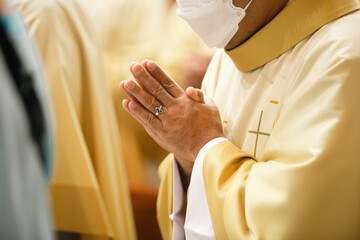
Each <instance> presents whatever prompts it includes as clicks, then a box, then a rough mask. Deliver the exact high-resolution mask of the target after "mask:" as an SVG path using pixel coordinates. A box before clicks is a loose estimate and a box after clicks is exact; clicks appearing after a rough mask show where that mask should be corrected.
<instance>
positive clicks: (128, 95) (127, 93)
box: [119, 80, 139, 103]
mask: <svg viewBox="0 0 360 240" xmlns="http://www.w3.org/2000/svg"><path fill="white" fill-rule="evenodd" d="M125 81H126V80H124V81H121V82H120V84H119V88H120V89H121V91H123V93H125V95H126V96H127V97H128V98H129V99H130V100H132V101H135V102H137V103H139V101H138V100H137V99H136V98H135V97H134V96H133V95H132V94H131V93H130V92H129V91H128V90H127V89H126V88H125V86H124V84H125Z"/></svg>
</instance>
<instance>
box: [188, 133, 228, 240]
mask: <svg viewBox="0 0 360 240" xmlns="http://www.w3.org/2000/svg"><path fill="white" fill-rule="evenodd" d="M223 141H226V138H223V137H221V138H215V139H213V140H211V141H210V142H208V143H207V144H205V146H204V147H203V148H202V149H201V150H200V152H199V154H198V156H197V157H196V160H195V163H194V167H193V170H192V174H191V181H190V185H189V189H188V204H187V211H186V221H185V227H184V228H185V229H186V238H187V239H196V238H199V237H200V238H201V239H215V235H214V230H213V227H212V223H211V217H210V212H209V207H208V204H207V199H206V193H205V186H204V178H203V161H204V158H205V156H206V154H207V152H208V151H209V150H210V149H211V148H213V147H214V146H215V145H217V144H218V143H220V142H223Z"/></svg>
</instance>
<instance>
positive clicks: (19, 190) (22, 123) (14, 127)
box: [0, 0, 54, 240]
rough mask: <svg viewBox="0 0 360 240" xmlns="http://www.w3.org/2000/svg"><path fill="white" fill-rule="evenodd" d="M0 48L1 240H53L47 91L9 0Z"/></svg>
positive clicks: (1, 8)
mask: <svg viewBox="0 0 360 240" xmlns="http://www.w3.org/2000/svg"><path fill="white" fill-rule="evenodd" d="M0 45H1V47H0V213H1V214H0V239H4V240H7V239H9V240H10V239H37V240H51V239H54V235H53V226H52V219H51V214H50V210H49V204H48V196H47V195H48V191H47V183H48V180H49V177H50V174H51V167H52V141H51V139H52V123H51V117H50V115H51V114H50V109H49V106H48V103H49V98H48V92H47V90H48V89H47V85H46V82H45V80H44V76H43V72H42V67H41V64H40V61H39V59H38V57H37V55H36V53H35V51H34V47H33V45H32V43H31V41H30V39H29V37H28V34H27V31H26V28H25V27H24V25H23V24H22V22H21V18H20V16H19V15H18V14H17V13H16V12H15V11H14V9H13V8H11V7H10V6H9V5H8V2H7V1H5V0H0Z"/></svg>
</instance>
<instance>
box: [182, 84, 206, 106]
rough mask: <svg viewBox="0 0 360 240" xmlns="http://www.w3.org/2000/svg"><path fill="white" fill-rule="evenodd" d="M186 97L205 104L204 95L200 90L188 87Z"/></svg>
mask: <svg viewBox="0 0 360 240" xmlns="http://www.w3.org/2000/svg"><path fill="white" fill-rule="evenodd" d="M186 95H187V96H188V97H189V98H190V99H191V100H193V101H195V102H199V103H205V100H204V93H203V92H202V91H201V90H200V89H198V88H193V87H188V88H187V89H186Z"/></svg>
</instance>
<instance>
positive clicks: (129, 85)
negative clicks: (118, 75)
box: [125, 80, 135, 89]
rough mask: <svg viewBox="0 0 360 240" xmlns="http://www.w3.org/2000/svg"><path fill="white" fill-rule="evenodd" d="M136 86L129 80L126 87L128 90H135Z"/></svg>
mask: <svg viewBox="0 0 360 240" xmlns="http://www.w3.org/2000/svg"><path fill="white" fill-rule="evenodd" d="M134 86H135V83H134V82H133V81H131V80H127V81H126V82H125V87H126V88H127V89H133V88H134Z"/></svg>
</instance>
